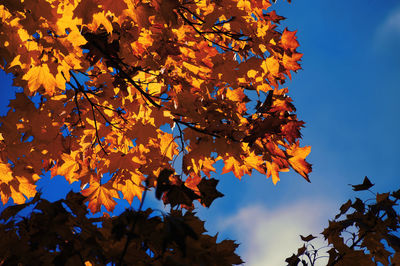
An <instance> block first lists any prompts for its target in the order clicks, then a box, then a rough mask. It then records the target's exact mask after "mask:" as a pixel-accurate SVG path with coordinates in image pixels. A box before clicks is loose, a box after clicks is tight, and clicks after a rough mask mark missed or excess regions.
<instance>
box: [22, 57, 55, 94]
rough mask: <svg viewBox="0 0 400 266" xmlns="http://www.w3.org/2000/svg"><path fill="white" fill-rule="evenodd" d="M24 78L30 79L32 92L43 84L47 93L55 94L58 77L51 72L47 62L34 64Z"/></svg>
mask: <svg viewBox="0 0 400 266" xmlns="http://www.w3.org/2000/svg"><path fill="white" fill-rule="evenodd" d="M22 78H23V79H24V80H27V81H28V89H29V91H30V92H31V93H32V94H33V93H35V92H36V91H37V90H38V89H39V88H40V87H42V86H43V88H44V89H45V91H46V94H49V95H53V94H54V92H55V89H56V79H55V77H54V76H53V74H51V73H50V69H49V67H48V65H47V64H42V65H41V66H33V67H32V68H31V69H29V71H28V72H27V73H26V74H25V75H24V76H23V77H22Z"/></svg>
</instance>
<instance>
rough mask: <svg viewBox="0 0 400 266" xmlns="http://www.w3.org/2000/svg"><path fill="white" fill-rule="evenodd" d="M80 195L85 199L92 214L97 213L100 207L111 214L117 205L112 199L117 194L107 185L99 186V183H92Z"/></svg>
mask: <svg viewBox="0 0 400 266" xmlns="http://www.w3.org/2000/svg"><path fill="white" fill-rule="evenodd" d="M82 195H83V196H85V197H87V201H89V206H88V208H89V209H90V211H91V212H92V213H96V212H99V211H100V208H101V205H104V207H105V208H106V209H107V211H110V212H111V211H113V210H114V207H115V205H116V204H117V203H116V202H115V201H114V200H113V198H117V197H118V193H117V191H116V190H115V189H113V188H112V187H111V186H110V185H109V183H107V184H104V185H101V184H100V183H99V182H93V183H91V184H90V186H89V188H87V189H85V190H83V191H82Z"/></svg>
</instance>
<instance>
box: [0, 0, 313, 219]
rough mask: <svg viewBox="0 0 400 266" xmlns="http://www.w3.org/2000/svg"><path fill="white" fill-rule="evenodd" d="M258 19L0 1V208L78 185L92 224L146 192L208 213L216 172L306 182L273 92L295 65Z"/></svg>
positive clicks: (286, 38) (284, 106) (182, 9)
mask: <svg viewBox="0 0 400 266" xmlns="http://www.w3.org/2000/svg"><path fill="white" fill-rule="evenodd" d="M270 6H271V3H270V2H269V1H268V0H262V1H261V0H260V1H259V0H257V1H256V0H251V1H250V0H201V1H191V0H103V1H98V0H85V1H76V0H43V1H38V0H24V1H22V0H5V1H2V2H1V3H0V14H1V15H0V18H1V24H0V43H1V45H0V66H1V68H2V69H3V70H4V71H6V72H7V73H12V74H13V76H14V82H13V85H14V86H17V87H21V88H22V90H21V91H20V92H19V93H17V94H16V98H15V99H14V100H12V101H11V102H10V105H9V107H10V110H9V112H8V114H7V115H6V116H5V117H1V118H0V123H1V126H0V134H1V135H0V151H1V157H0V172H1V175H0V197H1V200H2V202H3V204H5V203H6V202H8V200H9V199H10V198H12V199H13V201H14V203H17V204H22V203H24V202H25V201H26V198H30V197H33V196H34V195H35V193H36V186H35V183H36V181H37V180H39V179H40V178H41V175H42V173H43V172H46V171H51V176H52V177H54V176H56V175H61V176H64V177H65V178H66V180H68V181H69V182H70V183H72V182H80V184H81V188H82V194H83V195H84V196H86V197H87V201H88V202H89V208H90V210H91V211H92V212H94V213H95V212H99V211H100V208H101V206H102V205H104V206H105V208H106V209H107V210H108V211H111V210H113V209H114V207H115V204H116V202H115V200H114V198H122V197H123V198H124V199H126V200H127V201H128V202H129V203H132V200H133V199H134V197H138V198H139V199H141V198H142V194H143V192H144V191H145V189H146V188H151V187H156V186H158V193H159V194H160V197H161V196H163V199H164V201H165V202H166V203H170V204H171V205H184V206H186V207H187V208H188V209H191V208H193V204H192V202H193V200H199V201H201V203H203V204H204V205H206V206H209V205H210V204H211V202H212V200H213V199H214V198H215V197H218V196H221V195H220V194H218V193H216V192H215V191H213V189H212V188H213V187H214V188H215V185H216V183H215V181H216V180H214V181H213V179H210V173H211V172H215V171H216V168H215V163H216V162H217V161H222V162H223V163H224V167H223V169H222V173H227V172H233V173H234V174H235V176H236V177H237V178H241V177H242V176H243V175H245V174H251V173H252V171H253V169H255V170H257V171H258V172H260V173H263V174H266V176H267V177H270V176H272V181H273V183H274V184H275V183H276V182H277V181H278V180H279V172H282V171H289V168H292V169H294V170H295V171H296V172H298V173H299V174H300V175H302V176H303V177H304V178H305V179H306V180H308V173H309V172H310V171H311V166H310V164H308V163H307V162H306V161H305V158H306V156H307V155H308V153H309V152H310V147H300V144H299V139H300V137H301V135H300V128H301V127H302V126H303V124H304V122H302V121H299V120H298V119H297V117H296V115H295V114H294V112H295V107H294V105H293V104H292V100H291V98H290V97H289V96H287V93H288V89H287V88H281V85H282V84H283V83H284V82H285V80H286V79H287V78H288V77H289V78H290V77H291V72H292V71H294V72H295V71H297V70H299V69H300V65H299V61H300V59H301V57H302V54H301V53H298V52H297V51H296V49H297V47H298V46H299V44H298V42H297V40H296V36H295V33H296V32H294V31H289V30H287V29H284V30H283V31H280V30H278V28H277V27H278V25H279V23H280V21H281V20H283V19H284V18H283V17H281V16H278V15H277V14H276V13H275V11H270V10H268V11H267V9H269V8H270ZM162 171H164V172H163V174H160V173H161V172H162ZM166 173H171V174H166ZM160 176H162V177H163V179H162V180H161V183H163V185H164V186H162V185H159V183H160V182H158V181H157V178H158V177H160ZM145 181H146V182H145ZM159 181H160V180H159ZM146 183H147V185H145V184H146ZM171 189H173V190H174V191H172V190H171ZM206 191H208V192H206ZM173 195H175V196H176V195H178V196H179V198H180V199H179V200H176V199H175V198H174V197H175V196H173ZM172 198H174V199H172ZM143 215H144V214H143Z"/></svg>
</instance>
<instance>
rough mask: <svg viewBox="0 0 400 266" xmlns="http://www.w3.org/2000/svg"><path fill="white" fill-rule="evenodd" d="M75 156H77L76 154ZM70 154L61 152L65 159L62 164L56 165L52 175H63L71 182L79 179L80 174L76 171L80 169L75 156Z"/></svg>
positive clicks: (62, 157)
mask: <svg viewBox="0 0 400 266" xmlns="http://www.w3.org/2000/svg"><path fill="white" fill-rule="evenodd" d="M74 157H75V156H74ZM74 157H72V156H71V155H69V154H66V153H63V154H61V159H62V160H63V161H64V163H62V164H61V165H60V166H56V168H54V169H55V170H53V169H52V176H56V175H61V176H64V177H65V179H66V180H67V181H68V182H69V183H70V184H71V183H73V182H75V181H79V179H78V174H77V173H75V172H76V171H78V170H79V163H78V162H77V161H76V160H75V158H74Z"/></svg>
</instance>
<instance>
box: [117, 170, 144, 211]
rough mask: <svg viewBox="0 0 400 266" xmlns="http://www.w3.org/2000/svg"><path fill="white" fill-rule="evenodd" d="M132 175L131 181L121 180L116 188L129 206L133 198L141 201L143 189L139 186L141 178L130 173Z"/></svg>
mask: <svg viewBox="0 0 400 266" xmlns="http://www.w3.org/2000/svg"><path fill="white" fill-rule="evenodd" d="M130 174H131V175H132V177H131V179H127V180H123V181H121V182H119V183H118V184H117V186H116V188H117V190H119V191H121V192H122V194H123V195H124V199H126V200H127V201H128V202H129V204H132V201H133V198H134V197H138V199H139V200H142V193H143V187H141V186H140V183H141V181H142V179H143V178H142V176H140V175H138V174H136V173H132V172H130Z"/></svg>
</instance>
